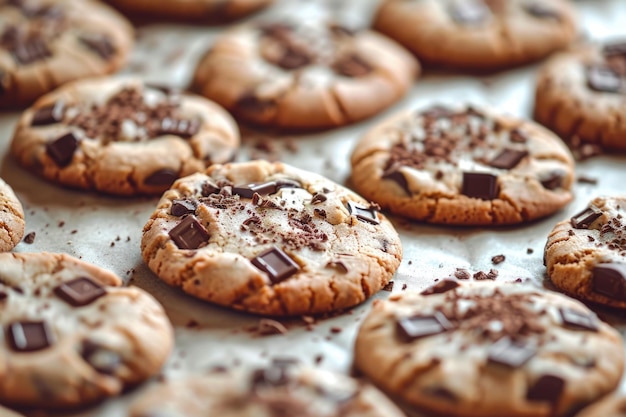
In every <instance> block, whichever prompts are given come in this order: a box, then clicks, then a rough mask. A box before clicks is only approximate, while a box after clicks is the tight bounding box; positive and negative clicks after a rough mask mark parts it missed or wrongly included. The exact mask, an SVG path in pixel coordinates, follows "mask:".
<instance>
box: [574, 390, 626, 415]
mask: <svg viewBox="0 0 626 417" xmlns="http://www.w3.org/2000/svg"><path fill="white" fill-rule="evenodd" d="M576 417H626V397H624V396H618V395H611V396H609V397H607V398H605V399H603V400H602V401H598V402H597V403H595V404H593V405H591V406H589V407H587V408H585V409H584V410H583V411H581V412H580V413H578V414H576Z"/></svg>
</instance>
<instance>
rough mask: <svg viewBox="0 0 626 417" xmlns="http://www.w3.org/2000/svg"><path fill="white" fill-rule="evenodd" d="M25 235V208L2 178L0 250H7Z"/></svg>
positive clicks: (0, 181) (0, 191)
mask: <svg viewBox="0 0 626 417" xmlns="http://www.w3.org/2000/svg"><path fill="white" fill-rule="evenodd" d="M22 236H24V210H23V209H22V204H21V203H20V201H19V200H18V199H17V196H16V195H15V193H14V192H13V190H12V189H11V187H10V186H9V184H7V183H6V182H4V181H3V180H2V178H0V252H7V251H10V250H11V249H13V247H14V246H15V245H17V244H18V243H20V240H22Z"/></svg>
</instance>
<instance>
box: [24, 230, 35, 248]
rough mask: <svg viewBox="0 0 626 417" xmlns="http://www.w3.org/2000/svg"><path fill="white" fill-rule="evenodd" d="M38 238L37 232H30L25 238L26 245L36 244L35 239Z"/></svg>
mask: <svg viewBox="0 0 626 417" xmlns="http://www.w3.org/2000/svg"><path fill="white" fill-rule="evenodd" d="M36 236H37V233H36V232H30V233H28V234H27V235H26V236H24V243H28V244H29V245H31V244H33V243H34V242H35V237H36Z"/></svg>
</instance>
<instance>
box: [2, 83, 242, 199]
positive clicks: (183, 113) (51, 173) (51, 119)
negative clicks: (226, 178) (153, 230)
mask: <svg viewBox="0 0 626 417" xmlns="http://www.w3.org/2000/svg"><path fill="white" fill-rule="evenodd" d="M238 145H239V132H238V129H237V126H236V124H235V122H234V121H233V120H232V118H231V117H230V115H229V114H228V113H227V112H226V111H224V109H222V108H221V107H220V106H218V105H216V104H215V103H213V102H211V101H209V100H207V99H205V98H203V97H199V96H194V95H187V94H181V93H179V92H178V91H176V90H172V89H169V88H167V87H163V86H158V85H150V84H144V83H143V82H142V81H141V80H139V79H137V78H120V79H116V78H100V79H90V80H82V81H76V82H74V83H70V84H67V85H65V86H63V87H61V88H59V89H57V90H55V91H54V92H52V93H50V94H48V95H46V96H45V97H42V98H41V99H40V100H38V101H37V103H35V105H34V106H33V107H31V108H29V109H28V110H26V111H25V112H24V113H23V115H22V117H21V118H20V120H19V123H18V125H17V128H16V130H15V134H14V137H13V142H12V144H11V151H12V153H13V155H14V156H15V157H16V158H17V159H18V161H19V162H20V164H22V165H23V166H24V167H25V168H27V169H29V170H32V171H34V172H36V173H38V174H39V175H41V176H43V177H44V178H46V179H48V180H50V181H52V182H56V183H59V184H62V185H65V186H69V187H74V188H82V189H87V190H96V191H100V192H104V193H108V194H117V195H135V194H160V193H162V192H163V191H165V190H166V189H167V188H168V187H169V186H170V185H171V184H172V183H173V182H174V180H175V179H176V178H178V177H180V176H185V175H189V174H191V173H193V172H196V171H200V170H203V169H204V168H205V167H206V166H208V165H210V164H211V163H221V162H227V161H229V160H231V159H232V158H233V156H234V153H235V151H236V149H237V147H238Z"/></svg>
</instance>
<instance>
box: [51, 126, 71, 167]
mask: <svg viewBox="0 0 626 417" xmlns="http://www.w3.org/2000/svg"><path fill="white" fill-rule="evenodd" d="M76 149H78V138H77V137H76V136H75V135H74V134H73V133H72V132H70V133H66V134H65V135H63V136H61V137H60V138H58V139H56V140H54V141H53V142H50V143H48V144H47V145H46V153H47V154H48V156H50V158H52V159H53V160H54V162H56V164H57V165H58V166H60V167H65V166H67V165H69V163H70V162H72V158H73V157H74V152H76Z"/></svg>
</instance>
